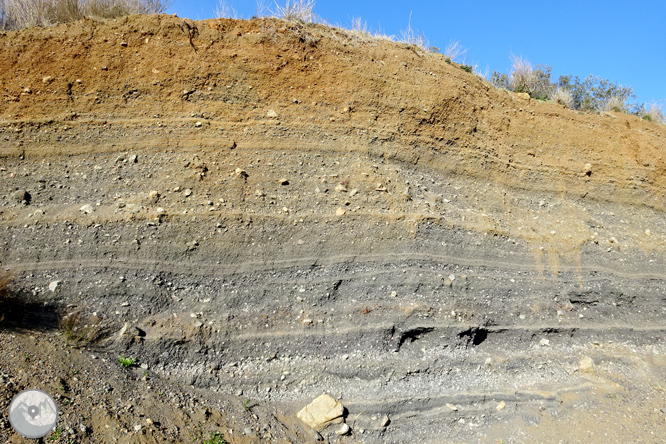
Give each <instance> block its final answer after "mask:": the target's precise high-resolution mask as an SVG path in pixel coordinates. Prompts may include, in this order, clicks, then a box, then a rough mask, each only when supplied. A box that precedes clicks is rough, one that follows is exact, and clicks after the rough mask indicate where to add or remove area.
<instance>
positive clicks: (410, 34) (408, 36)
mask: <svg viewBox="0 0 666 444" xmlns="http://www.w3.org/2000/svg"><path fill="white" fill-rule="evenodd" d="M399 41H400V42H401V43H406V44H407V45H413V46H416V47H418V48H421V49H422V50H424V51H428V48H429V47H430V45H429V43H428V39H426V38H425V36H424V35H423V34H421V33H420V32H418V31H414V30H413V29H412V14H411V13H410V14H409V22H408V23H407V29H405V30H403V31H401V32H400V39H399Z"/></svg>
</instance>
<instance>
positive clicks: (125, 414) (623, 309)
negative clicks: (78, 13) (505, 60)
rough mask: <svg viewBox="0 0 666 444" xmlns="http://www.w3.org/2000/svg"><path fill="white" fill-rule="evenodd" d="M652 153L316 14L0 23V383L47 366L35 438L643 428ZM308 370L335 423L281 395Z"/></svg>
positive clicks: (628, 125)
mask: <svg viewBox="0 0 666 444" xmlns="http://www.w3.org/2000/svg"><path fill="white" fill-rule="evenodd" d="M665 156H666V128H665V127H664V126H658V125H656V124H654V123H650V122H644V121H642V120H640V119H638V118H636V117H633V116H627V115H623V114H616V113H612V114H580V113H577V112H575V111H571V110H568V109H565V108H563V107H562V106H559V105H555V104H551V103H540V102H537V101H534V100H530V99H525V98H522V97H520V96H519V95H515V94H513V93H508V92H506V91H501V90H497V89H494V88H493V87H492V86H490V85H489V84H488V83H487V82H485V81H483V80H481V79H480V78H478V77H476V76H475V75H472V74H469V73H467V72H465V71H463V70H462V69H460V68H459V67H458V66H457V65H456V64H450V63H446V61H445V60H444V57H443V56H441V55H439V54H433V53H425V52H423V51H421V50H420V49H418V48H415V47H410V46H407V45H404V44H398V43H393V42H388V41H382V40H371V39H364V38H362V37H359V36H355V35H353V34H351V33H348V32H346V31H343V30H336V29H331V28H326V27H323V26H319V25H317V26H315V25H303V24H293V23H286V22H282V21H277V20H272V19H255V20H252V21H233V20H211V21H202V22H192V21H189V20H183V19H180V18H177V17H172V16H164V15H162V16H132V17H129V18H126V19H122V20H118V21H111V22H98V21H93V20H85V21H82V22H77V23H75V24H72V25H69V26H58V27H53V28H48V29H28V30H24V31H21V32H9V33H0V265H1V266H2V269H3V270H4V269H7V270H11V272H12V273H13V275H14V276H15V280H14V283H13V284H12V287H11V289H12V291H13V293H14V294H15V295H16V298H17V299H16V300H15V301H14V302H13V303H12V304H11V305H10V304H7V303H5V304H4V305H3V306H0V307H4V310H5V312H6V315H5V320H4V321H3V323H2V324H1V326H2V328H3V329H2V330H1V331H0V378H1V379H0V408H1V409H2V411H3V414H4V413H5V411H6V408H7V405H8V403H9V401H10V400H11V398H12V396H14V395H15V394H16V393H18V391H19V390H20V389H23V388H40V389H43V390H46V391H48V392H50V393H53V394H54V395H56V397H57V401H58V403H59V404H58V405H59V408H60V410H61V420H60V424H59V427H61V428H62V433H61V434H60V435H59V437H58V440H57V441H56V442H69V441H68V440H72V441H73V442H91V443H92V442H125V443H135V442H141V443H152V442H192V441H193V440H194V441H195V442H203V439H204V438H207V437H208V436H209V435H208V434H209V433H210V432H213V431H219V432H220V433H221V436H223V437H224V439H225V440H226V441H227V442H230V443H231V442H234V443H235V442H242V443H244V442H312V441H314V440H317V439H322V440H324V441H326V442H334V443H335V442H340V443H355V442H363V443H503V442H504V443H536V442H543V443H560V442H561V443H629V442H636V443H639V442H640V443H664V442H666V438H665V437H666V392H665V390H666V324H665V321H666V288H665V285H666V256H665V252H666V218H665V217H664V216H665V214H664V211H665V210H666V196H665V193H666V161H665V160H664V157H665ZM58 309H59V310H63V311H64V312H65V313H73V312H78V313H79V314H78V316H79V317H80V319H81V322H80V325H79V326H80V327H81V329H82V330H86V328H85V327H84V324H86V322H88V321H89V322H91V323H96V324H97V325H98V327H99V328H100V329H101V331H100V335H99V336H100V337H98V338H95V340H92V341H90V342H87V341H83V342H82V343H81V344H80V345H81V346H80V347H79V348H73V347H69V346H67V345H65V342H66V340H65V335H63V334H62V329H63V327H62V326H60V325H58V321H57V317H56V315H55V313H56V311H57V310H58ZM88 330H89V329H88ZM118 355H123V356H128V357H135V358H136V359H137V364H143V366H144V368H141V367H139V366H136V367H134V368H130V369H127V370H125V369H122V368H120V366H119V365H118V364H117V363H116V362H115V359H116V358H117V356H118ZM322 393H328V394H330V395H331V396H333V397H334V398H336V399H339V400H340V402H341V403H342V404H343V405H344V406H345V408H346V423H347V424H348V425H349V426H350V427H351V432H350V434H348V435H345V436H339V435H337V434H336V433H335V431H336V430H337V428H338V426H331V427H329V428H327V429H325V430H323V431H321V432H320V434H317V433H316V432H314V431H312V430H311V429H309V428H308V427H307V426H305V425H304V424H303V423H302V422H301V421H300V420H298V419H297V418H296V414H297V412H298V411H299V410H300V409H301V408H303V407H304V406H305V405H307V404H308V403H310V402H311V401H312V400H313V399H314V398H316V397H317V396H319V395H321V394H322ZM387 418H388V421H387ZM0 440H9V441H10V442H27V440H24V441H22V439H21V438H20V437H19V436H18V435H17V434H15V433H14V432H13V431H11V429H10V428H9V424H8V423H7V421H6V417H3V418H0Z"/></svg>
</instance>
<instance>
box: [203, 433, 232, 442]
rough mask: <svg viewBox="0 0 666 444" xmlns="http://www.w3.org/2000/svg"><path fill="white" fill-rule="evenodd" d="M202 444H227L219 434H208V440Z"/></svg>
mask: <svg viewBox="0 0 666 444" xmlns="http://www.w3.org/2000/svg"><path fill="white" fill-rule="evenodd" d="M203 444H227V441H226V440H225V439H224V437H223V436H222V433H220V432H210V435H209V438H208V439H207V440H205V441H204V442H203Z"/></svg>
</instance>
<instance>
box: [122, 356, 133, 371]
mask: <svg viewBox="0 0 666 444" xmlns="http://www.w3.org/2000/svg"><path fill="white" fill-rule="evenodd" d="M135 363H136V359H134V358H125V357H124V356H118V364H120V366H121V367H122V368H129V367H131V366H133V365H134V364H135Z"/></svg>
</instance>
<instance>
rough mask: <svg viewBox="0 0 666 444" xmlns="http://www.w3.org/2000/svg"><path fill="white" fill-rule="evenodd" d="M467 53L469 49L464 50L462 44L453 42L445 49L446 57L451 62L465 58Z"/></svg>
mask: <svg viewBox="0 0 666 444" xmlns="http://www.w3.org/2000/svg"><path fill="white" fill-rule="evenodd" d="M466 52H467V49H465V48H463V47H462V45H461V44H460V42H451V43H449V44H448V46H447V47H446V49H444V53H443V54H444V57H445V58H446V59H447V60H448V61H449V62H451V61H452V60H456V59H457V58H458V57H461V56H464V55H465V53H466Z"/></svg>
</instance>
